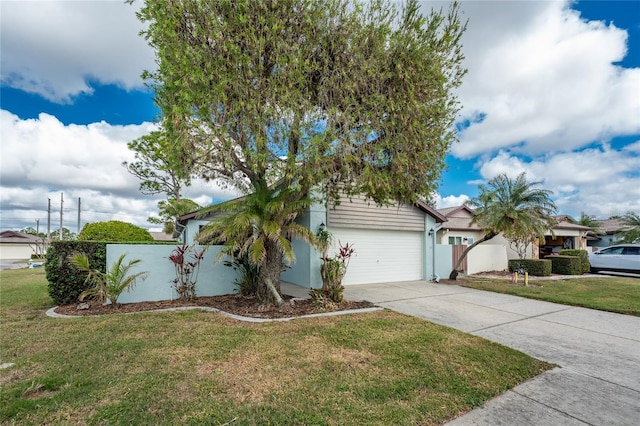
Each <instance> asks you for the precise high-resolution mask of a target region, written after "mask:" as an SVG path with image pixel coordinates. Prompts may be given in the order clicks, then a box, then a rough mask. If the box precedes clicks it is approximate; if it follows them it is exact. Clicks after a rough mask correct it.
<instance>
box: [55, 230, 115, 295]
mask: <svg viewBox="0 0 640 426" xmlns="http://www.w3.org/2000/svg"><path fill="white" fill-rule="evenodd" d="M76 252H83V253H86V254H87V256H88V258H89V259H90V265H91V268H92V269H95V270H98V271H102V272H106V269H107V244H106V243H104V242H95V241H54V242H52V243H51V244H50V245H49V249H48V250H47V256H46V260H45V264H44V267H45V272H46V275H47V281H48V282H49V284H48V290H49V296H51V298H52V299H53V300H54V301H55V302H56V303H57V304H59V305H64V304H67V303H73V302H75V301H76V300H78V297H79V296H80V294H81V293H82V292H83V291H85V290H88V288H89V284H88V283H85V280H86V275H87V274H86V273H85V272H82V271H80V270H78V269H77V268H75V267H74V266H73V265H72V264H71V262H70V261H69V256H71V255H73V254H74V253H76Z"/></svg>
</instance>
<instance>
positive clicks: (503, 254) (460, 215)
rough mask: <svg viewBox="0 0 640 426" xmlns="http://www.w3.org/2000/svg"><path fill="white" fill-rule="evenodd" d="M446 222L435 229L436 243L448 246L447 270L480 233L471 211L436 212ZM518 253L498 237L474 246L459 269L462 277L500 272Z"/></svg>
mask: <svg viewBox="0 0 640 426" xmlns="http://www.w3.org/2000/svg"><path fill="white" fill-rule="evenodd" d="M438 212H439V213H441V214H442V215H444V216H445V218H446V219H447V221H446V222H445V223H444V224H443V225H442V228H441V229H439V230H438V237H437V242H438V244H442V245H448V246H451V248H452V250H451V265H452V266H451V267H450V269H452V268H453V265H455V264H456V262H457V260H458V258H459V257H460V256H461V255H462V252H463V251H464V250H465V249H466V248H467V246H470V245H471V244H473V243H474V242H475V241H477V240H479V239H480V238H482V237H483V236H484V234H485V232H484V230H483V229H482V228H480V227H479V226H478V225H476V224H475V223H474V224H472V223H471V219H473V210H472V209H471V208H470V207H468V206H466V205H462V206H457V207H449V208H445V209H438ZM517 257H518V254H517V253H516V252H515V251H513V250H511V248H509V243H508V242H507V241H506V240H505V239H504V237H502V236H501V235H498V236H496V237H494V238H492V239H490V240H489V241H485V242H484V243H482V244H479V245H477V246H476V247H474V248H473V250H471V251H470V252H469V253H468V254H467V256H466V258H465V259H464V260H463V262H462V264H461V266H460V269H461V270H463V271H464V272H465V273H466V274H476V273H478V272H486V271H503V270H505V269H507V268H508V266H509V265H508V261H509V259H516V258H517Z"/></svg>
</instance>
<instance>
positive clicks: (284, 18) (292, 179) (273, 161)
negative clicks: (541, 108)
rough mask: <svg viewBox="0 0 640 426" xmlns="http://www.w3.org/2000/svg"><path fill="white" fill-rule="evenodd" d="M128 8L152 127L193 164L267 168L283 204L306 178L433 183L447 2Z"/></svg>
mask: <svg viewBox="0 0 640 426" xmlns="http://www.w3.org/2000/svg"><path fill="white" fill-rule="evenodd" d="M139 17H140V18H141V20H142V21H144V22H146V23H148V29H147V30H145V32H144V34H145V36H146V37H147V40H148V41H149V43H150V45H151V46H153V47H154V48H155V49H156V56H157V63H158V69H157V70H156V71H153V72H148V73H146V77H147V78H148V79H149V82H150V83H149V84H150V85H151V86H152V87H153V88H154V90H155V93H156V103H157V104H158V105H159V106H160V108H161V109H162V113H163V117H164V118H165V119H164V120H163V121H162V123H163V126H164V129H165V131H166V132H167V134H171V135H175V136H174V137H172V140H174V141H175V143H179V144H182V146H183V147H184V150H185V151H187V152H193V153H197V155H195V156H194V158H196V159H197V161H199V163H198V165H197V169H198V173H199V175H200V176H201V177H203V178H205V179H217V180H218V181H222V182H224V183H226V184H227V185H229V186H232V187H234V188H237V189H241V190H245V191H247V193H250V192H252V191H254V190H255V189H256V188H264V187H273V184H274V183H275V182H277V183H278V186H279V187H280V188H287V189H288V191H287V192H286V195H287V197H289V199H288V200H287V202H288V203H290V204H295V203H297V202H298V201H300V200H303V199H305V198H307V197H308V196H309V195H310V192H311V190H312V188H320V191H321V192H323V193H324V195H326V196H327V198H334V199H337V197H338V195H339V193H341V192H342V193H346V194H347V195H353V194H363V195H365V196H367V197H369V198H370V199H372V200H373V201H374V202H376V203H378V204H384V203H387V202H389V201H403V202H409V203H410V202H413V201H415V200H416V199H418V198H422V199H428V198H430V196H431V194H432V193H433V192H434V190H435V189H436V187H437V181H438V180H439V178H440V175H441V171H442V168H443V166H444V156H445V154H446V152H447V151H448V149H449V148H450V146H451V144H452V143H453V142H454V141H455V138H456V134H455V127H454V126H453V124H454V119H455V115H456V113H457V111H458V109H459V104H458V102H457V100H456V98H455V96H454V95H453V91H454V89H455V88H456V87H458V86H459V85H460V83H461V79H462V76H463V75H464V72H465V70H464V69H463V68H462V66H461V64H462V60H463V55H462V53H461V44H460V37H461V35H462V32H463V31H464V28H465V25H464V24H462V23H461V22H460V20H459V18H458V5H457V4H453V5H452V7H451V9H450V10H449V11H448V12H442V11H440V12H434V11H432V12H431V13H430V14H429V15H427V16H425V15H423V14H422V13H421V12H420V8H419V5H418V3H417V1H415V0H409V1H408V2H407V4H406V5H404V7H403V8H402V9H401V10H398V9H397V8H396V7H395V6H394V5H393V4H390V3H387V2H385V1H371V2H365V3H353V2H351V1H349V0H282V1H260V0H244V1H243V0H237V1H196V0H181V1H171V0H154V1H148V2H147V3H146V5H145V6H144V7H143V8H142V9H141V11H140V13H139ZM299 213H300V212H296V214H299ZM294 216H295V215H294ZM294 218H295V217H294ZM266 250H267V251H269V250H271V249H270V248H268V247H267V248H266ZM276 257H277V256H272V255H271V254H267V258H269V259H271V258H273V259H275V258H276ZM265 266H267V267H268V268H269V269H271V270H276V269H279V265H278V264H277V262H276V261H275V260H274V263H273V264H272V265H265Z"/></svg>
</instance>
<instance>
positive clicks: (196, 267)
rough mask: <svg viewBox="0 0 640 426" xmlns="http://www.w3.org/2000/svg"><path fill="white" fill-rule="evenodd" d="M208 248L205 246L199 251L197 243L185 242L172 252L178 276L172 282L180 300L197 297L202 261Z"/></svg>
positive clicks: (172, 261) (171, 258)
mask: <svg viewBox="0 0 640 426" xmlns="http://www.w3.org/2000/svg"><path fill="white" fill-rule="evenodd" d="M207 248H208V246H204V247H203V248H202V250H200V251H198V250H196V247H195V245H187V244H183V245H181V246H178V247H176V248H175V249H173V251H172V252H171V255H170V256H169V261H170V262H171V263H172V264H173V267H174V268H175V271H176V277H175V279H174V280H173V281H172V283H173V287H174V288H175V290H176V292H177V293H178V296H179V297H180V300H193V299H194V298H195V297H196V284H197V283H198V274H199V273H200V262H202V259H203V258H204V252H205V251H206V250H207Z"/></svg>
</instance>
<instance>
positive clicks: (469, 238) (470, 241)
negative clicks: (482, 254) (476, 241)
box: [467, 237, 473, 245]
mask: <svg viewBox="0 0 640 426" xmlns="http://www.w3.org/2000/svg"><path fill="white" fill-rule="evenodd" d="M467 244H469V245H471V244H473V237H467Z"/></svg>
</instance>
